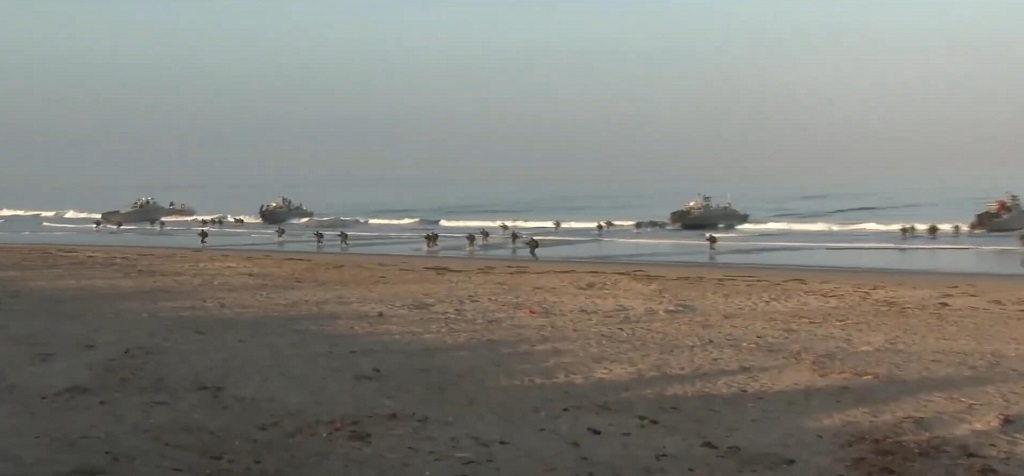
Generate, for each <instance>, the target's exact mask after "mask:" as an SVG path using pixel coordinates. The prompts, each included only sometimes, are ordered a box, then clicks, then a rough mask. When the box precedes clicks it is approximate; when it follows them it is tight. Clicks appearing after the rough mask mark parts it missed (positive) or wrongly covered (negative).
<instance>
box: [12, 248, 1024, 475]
mask: <svg viewBox="0 0 1024 476" xmlns="http://www.w3.org/2000/svg"><path fill="white" fill-rule="evenodd" d="M1022 317H1024V288H1022V286H1021V285H1020V280H1019V279H1015V278H1000V277H979V276H967V275H929V274H900V273H868V272H840V271H810V270H785V269H767V268H756V269H755V268H706V267H698V266H672V265H618V264H582V263H548V262H544V261H540V262H529V263H527V262H523V261H515V262H512V261H501V260H494V259H488V260H473V259H445V258H420V257H399V256H391V257H387V256H366V255H362V256H357V255H340V254H330V255H317V254H311V253H296V254H289V253H263V252H255V253H245V252H226V251H220V250H217V251H215V250H205V251H189V250H161V249H118V248H85V247H66V246H50V247H45V246H39V247H30V246H23V247H22V246H3V247H0V359H2V360H0V363H2V366H0V391H2V393H0V395H2V396H3V397H2V398H0V421H2V422H4V430H3V432H2V435H3V437H2V439H0V474H21V475H36V474H38V475H53V474H70V475H99V474H111V475H129V474H130V475H138V474H153V475H165V474H166V475H180V474H200V475H201V474H216V475H229V474H239V475H241V474H249V475H271V474H274V475H278V474H279V475H307V474H308V475H320V474H345V475H425V474H430V475H458V474H466V475H492V474H506V475H563V474H564V475H577V474H578V475H587V474H593V475H613V474H622V475H643V474H672V475H678V474H698V475H734V474H755V473H756V474H759V475H765V474H779V475H838V474H845V475H877V474H899V475H928V476H932V475H947V474H948V475H996V474H1000V475H1011V474H1024V385H1022V382H1021V376H1022V374H1021V371H1022V369H1024V358H1022V357H1021V353H1022V352H1024V319H1022Z"/></svg>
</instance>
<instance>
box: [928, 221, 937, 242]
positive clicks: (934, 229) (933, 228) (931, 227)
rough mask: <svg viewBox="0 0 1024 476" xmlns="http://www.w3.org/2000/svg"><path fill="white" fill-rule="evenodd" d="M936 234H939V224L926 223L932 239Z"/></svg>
mask: <svg viewBox="0 0 1024 476" xmlns="http://www.w3.org/2000/svg"><path fill="white" fill-rule="evenodd" d="M938 235H939V226H938V225H935V224H932V225H928V236H929V237H930V238H931V239H933V240H934V239H935V238H937V237H938Z"/></svg>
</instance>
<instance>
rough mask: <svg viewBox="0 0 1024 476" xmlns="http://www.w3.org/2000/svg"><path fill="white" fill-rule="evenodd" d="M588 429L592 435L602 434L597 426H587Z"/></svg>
mask: <svg viewBox="0 0 1024 476" xmlns="http://www.w3.org/2000/svg"><path fill="white" fill-rule="evenodd" d="M587 431H589V432H590V434H591V435H600V434H601V430H598V429H597V428H594V427H592V426H588V427H587Z"/></svg>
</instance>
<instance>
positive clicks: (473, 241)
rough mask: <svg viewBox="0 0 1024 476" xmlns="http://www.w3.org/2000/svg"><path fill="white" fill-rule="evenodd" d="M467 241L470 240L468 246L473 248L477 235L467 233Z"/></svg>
mask: <svg viewBox="0 0 1024 476" xmlns="http://www.w3.org/2000/svg"><path fill="white" fill-rule="evenodd" d="M466 241H468V242H469V245H468V248H470V249H472V248H475V247H476V235H474V234H472V233H467V234H466Z"/></svg>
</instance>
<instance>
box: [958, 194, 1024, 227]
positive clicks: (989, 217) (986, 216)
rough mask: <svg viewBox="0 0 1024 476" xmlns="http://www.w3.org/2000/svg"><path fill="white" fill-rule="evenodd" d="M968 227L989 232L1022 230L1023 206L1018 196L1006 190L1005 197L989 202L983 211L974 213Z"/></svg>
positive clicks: (1023, 221)
mask: <svg viewBox="0 0 1024 476" xmlns="http://www.w3.org/2000/svg"><path fill="white" fill-rule="evenodd" d="M968 229H970V230H985V231H987V232H989V233H998V232H1005V231H1017V230H1024V208H1021V203H1020V197H1019V196H1017V195H1015V194H1012V193H1010V192H1006V197H1005V198H1003V199H1002V200H996V201H994V202H992V203H989V204H988V207H987V208H986V210H985V211H983V212H981V213H979V214H977V215H975V216H974V221H972V222H971V224H970V225H968Z"/></svg>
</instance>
